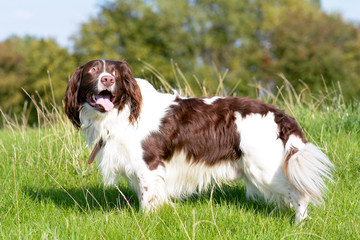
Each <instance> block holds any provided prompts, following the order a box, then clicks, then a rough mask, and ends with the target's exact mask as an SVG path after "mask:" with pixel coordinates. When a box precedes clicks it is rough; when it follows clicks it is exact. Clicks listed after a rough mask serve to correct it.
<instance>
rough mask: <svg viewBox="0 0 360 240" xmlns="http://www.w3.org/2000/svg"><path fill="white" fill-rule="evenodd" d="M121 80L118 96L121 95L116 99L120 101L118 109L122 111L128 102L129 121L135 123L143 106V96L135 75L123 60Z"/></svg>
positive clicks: (118, 82) (120, 67)
mask: <svg viewBox="0 0 360 240" xmlns="http://www.w3.org/2000/svg"><path fill="white" fill-rule="evenodd" d="M119 69H120V77H121V79H120V81H117V84H119V85H120V86H121V87H120V88H119V92H118V93H117V94H116V96H117V97H118V96H119V100H118V102H117V101H115V104H116V103H118V106H119V107H118V109H119V111H121V110H122V109H123V108H124V107H125V105H126V104H127V103H129V107H130V116H129V121H130V122H131V123H132V124H134V123H135V122H136V121H137V119H138V117H139V115H140V112H141V106H142V96H141V91H140V88H139V86H138V84H137V83H136V80H135V78H134V76H133V75H132V72H131V68H130V66H129V64H128V63H127V62H124V61H123V62H121V64H120V66H119Z"/></svg>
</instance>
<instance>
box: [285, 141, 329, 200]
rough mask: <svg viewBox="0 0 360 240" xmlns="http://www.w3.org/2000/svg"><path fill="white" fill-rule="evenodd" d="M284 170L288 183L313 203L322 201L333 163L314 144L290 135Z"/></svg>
mask: <svg viewBox="0 0 360 240" xmlns="http://www.w3.org/2000/svg"><path fill="white" fill-rule="evenodd" d="M285 151H286V152H285V161H284V172H285V175H286V177H287V178H288V180H289V181H290V183H291V184H292V185H293V186H294V187H295V188H296V189H297V190H298V191H299V192H300V193H302V194H306V195H307V196H308V197H309V198H310V199H309V200H310V201H311V202H312V203H313V204H315V205H316V204H320V203H322V202H323V193H324V191H325V190H326V189H327V187H326V181H327V180H328V181H332V174H331V172H332V169H333V167H334V166H333V164H332V163H331V162H330V160H329V158H328V157H327V156H326V155H325V154H324V153H323V152H322V151H321V150H320V149H319V148H318V147H316V146H315V145H314V144H312V143H309V142H308V143H303V142H302V141H301V140H300V139H299V138H297V137H296V136H294V135H292V136H291V137H290V138H289V140H288V142H287V143H286V149H285Z"/></svg>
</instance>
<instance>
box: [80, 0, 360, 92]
mask: <svg viewBox="0 0 360 240" xmlns="http://www.w3.org/2000/svg"><path fill="white" fill-rule="evenodd" d="M75 43H76V50H75V52H76V54H77V56H78V57H79V58H80V59H83V61H87V60H89V59H93V58H113V59H122V58H125V59H127V60H128V61H129V62H130V63H131V65H132V67H133V69H134V72H135V73H136V75H137V76H141V75H142V74H145V76H147V77H148V78H150V77H149V75H148V73H147V72H145V73H144V72H143V65H142V63H141V62H138V59H141V60H143V61H145V62H147V63H149V64H151V65H153V66H155V68H156V69H158V70H159V71H160V72H161V73H162V74H163V75H164V78H165V79H166V80H167V81H168V82H170V83H171V84H174V83H175V82H176V76H174V73H173V69H172V68H171V66H170V65H169V64H168V62H169V59H172V60H173V61H174V62H175V63H176V64H177V65H178V66H179V68H180V69H181V70H182V72H183V73H184V74H185V76H187V77H188V78H189V77H191V76H192V75H195V76H196V77H197V79H198V81H200V82H201V83H203V82H205V83H206V85H207V86H209V88H210V89H211V90H214V89H216V87H217V78H218V75H219V74H220V75H224V74H225V73H227V77H226V79H225V82H224V84H225V87H226V89H227V90H228V91H229V90H230V89H232V88H233V87H234V86H237V89H236V90H237V92H239V93H241V94H244V95H248V94H250V93H249V90H248V89H249V86H248V85H249V83H250V82H251V79H253V78H255V79H256V80H257V81H258V82H260V83H262V84H264V85H265V86H267V88H269V89H270V90H272V91H274V90H275V86H276V85H281V83H282V79H281V78H280V77H279V76H278V74H279V73H283V74H284V75H285V76H286V77H287V78H288V79H289V80H290V82H291V83H292V85H293V86H294V87H295V89H297V90H299V89H301V88H302V87H303V84H304V83H305V84H306V85H307V86H308V87H309V88H311V89H321V87H322V86H323V79H324V80H325V82H326V83H327V84H330V83H331V82H336V81H340V82H342V83H343V86H344V87H343V90H344V93H345V96H346V97H354V96H356V95H357V94H358V92H359V90H360V82H359V81H357V79H358V78H359V76H360V70H359V69H360V58H359V54H360V52H359V44H360V37H359V29H358V27H356V26H354V25H352V24H347V23H344V22H343V20H342V19H341V18H340V17H338V16H331V15H326V14H325V13H323V12H322V11H321V10H320V8H319V2H318V1H306V0H300V1H295V0H270V1H263V0H256V1H250V0H245V1H236V0H221V1H211V0H204V1H188V0H180V1H164V0H152V1H145V0H143V1H141V0H137V1H128V0H118V1H114V2H109V3H106V4H104V5H103V7H102V11H101V12H100V14H99V15H98V16H97V17H96V18H93V19H91V21H90V22H89V23H86V24H84V25H83V26H82V28H81V32H80V34H79V35H78V36H77V37H75ZM227 70H229V71H227ZM190 85H191V86H192V87H193V89H195V92H196V93H199V92H200V91H199V90H198V91H196V89H197V88H196V86H197V84H196V79H195V78H193V79H192V80H191V81H190Z"/></svg>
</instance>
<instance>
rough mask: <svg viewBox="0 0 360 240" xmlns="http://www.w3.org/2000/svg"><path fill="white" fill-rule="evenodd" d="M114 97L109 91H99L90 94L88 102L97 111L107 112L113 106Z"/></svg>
mask: <svg viewBox="0 0 360 240" xmlns="http://www.w3.org/2000/svg"><path fill="white" fill-rule="evenodd" d="M114 101H115V97H114V96H113V95H112V93H111V92H110V91H107V90H105V91H101V92H100V93H98V94H91V95H90V96H89V97H88V103H89V104H90V105H91V106H92V107H94V109H95V110H97V111H99V112H108V111H110V110H112V109H113V108H114Z"/></svg>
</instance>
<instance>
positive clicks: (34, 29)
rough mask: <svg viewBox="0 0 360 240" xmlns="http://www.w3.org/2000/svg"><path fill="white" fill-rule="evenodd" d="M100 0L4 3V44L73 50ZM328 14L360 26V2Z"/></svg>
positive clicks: (332, 3)
mask: <svg viewBox="0 0 360 240" xmlns="http://www.w3.org/2000/svg"><path fill="white" fill-rule="evenodd" d="M104 2H105V1H100V0H61V1H59V0H58V1H55V0H51V1H50V0H8V1H6V0H3V1H2V3H0V41H4V40H5V39H7V38H9V37H10V36H12V35H17V36H20V37H23V36H25V35H31V36H34V37H38V38H49V37H51V38H54V39H55V40H56V41H57V42H58V43H59V44H60V45H61V46H63V47H68V48H71V41H70V39H69V38H70V37H71V36H72V35H74V34H76V33H77V32H78V31H79V30H80V27H81V23H84V22H87V21H88V19H89V18H90V17H91V16H96V15H97V13H98V12H99V11H100V6H101V5H102V4H103V3H104ZM321 5H322V8H323V10H324V11H326V12H329V13H340V14H341V15H342V16H343V18H344V19H345V20H346V21H353V22H357V23H360V0H321Z"/></svg>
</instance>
